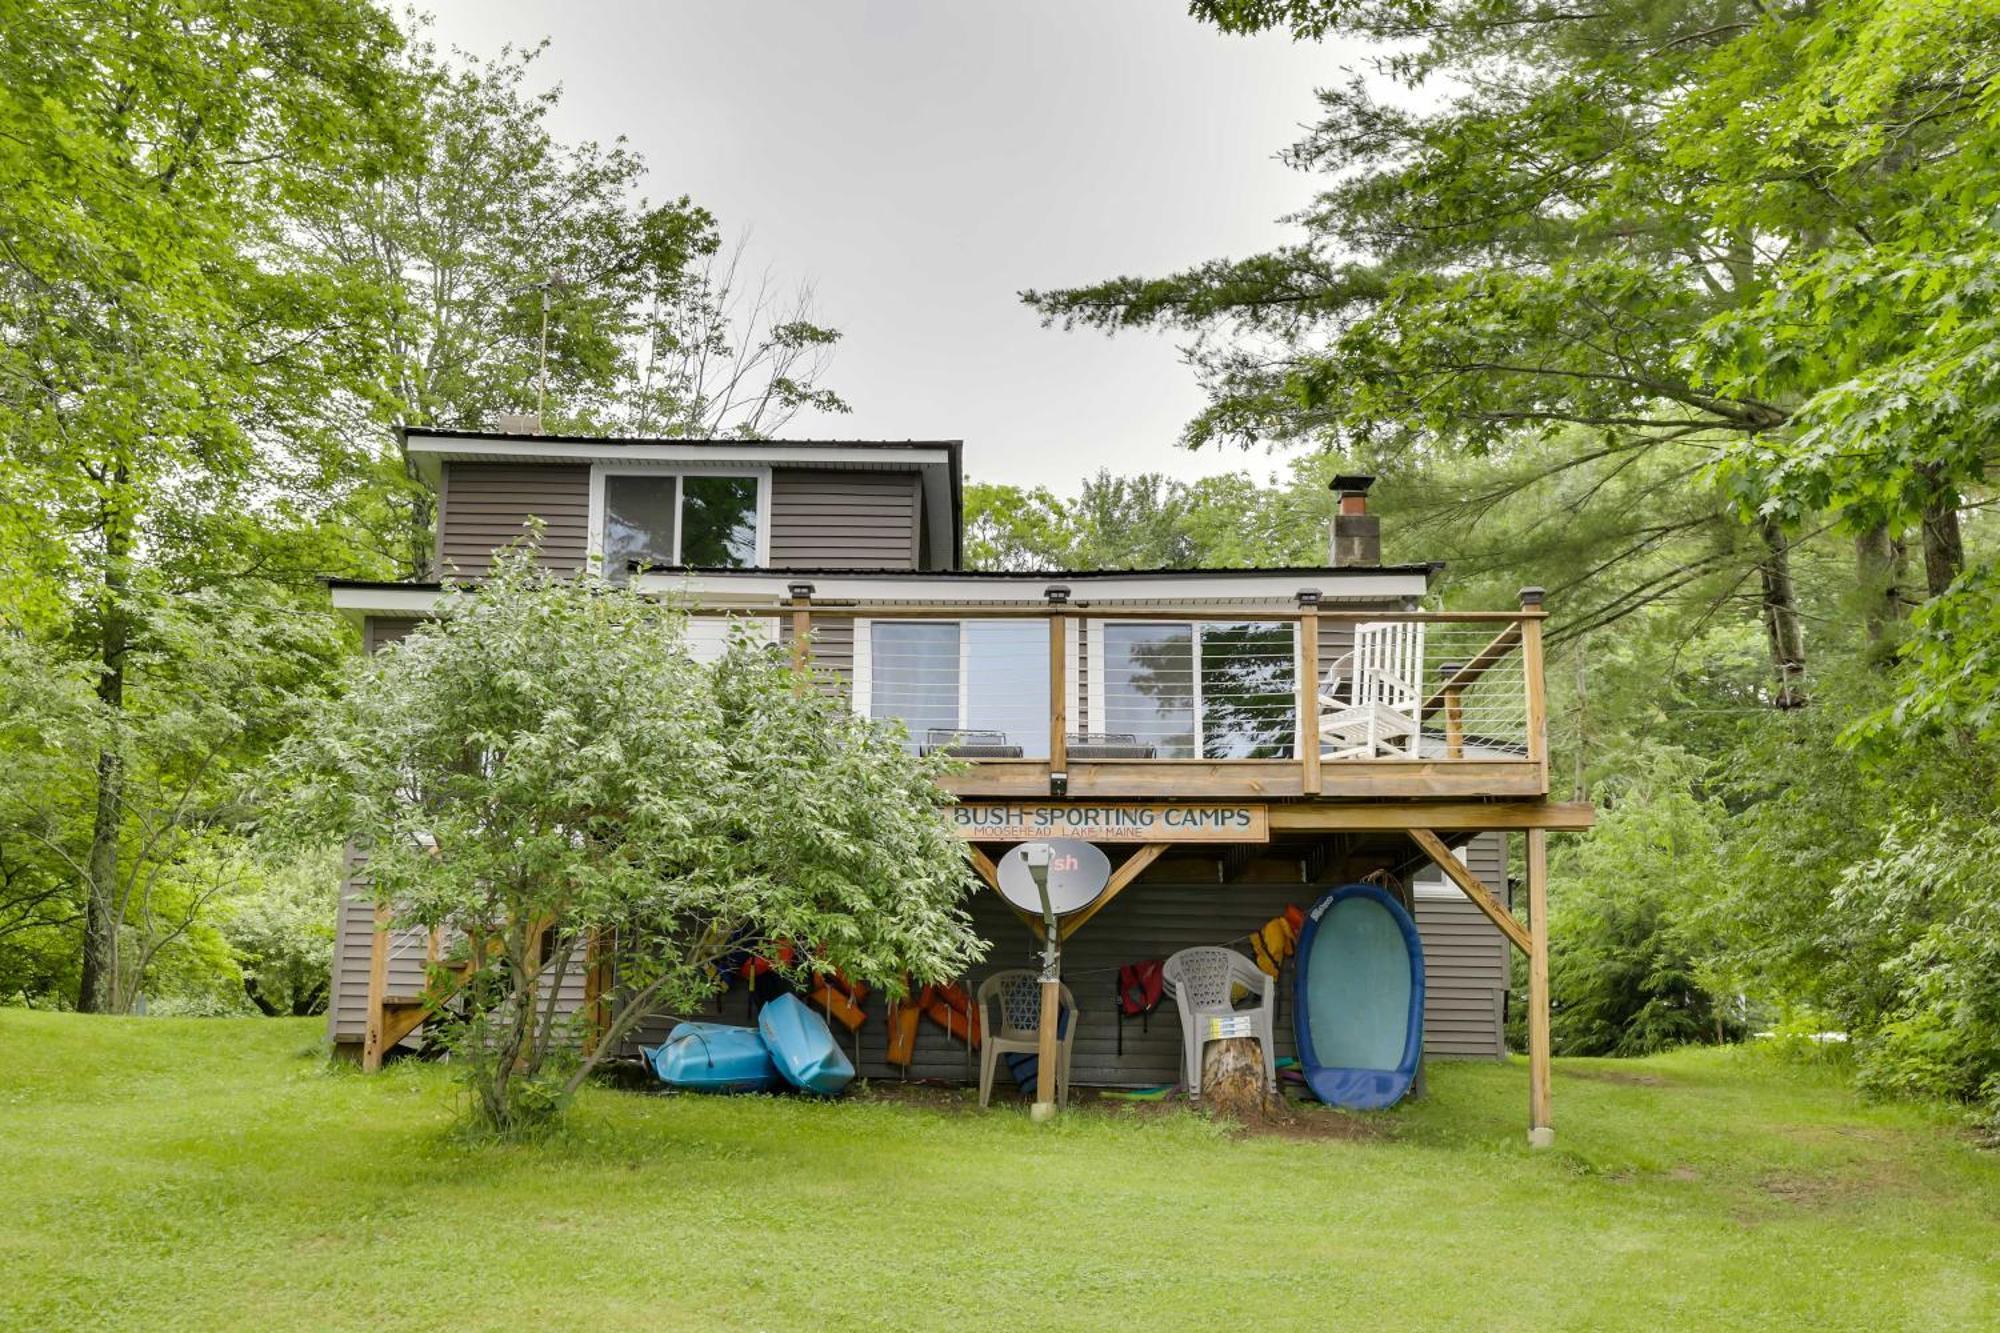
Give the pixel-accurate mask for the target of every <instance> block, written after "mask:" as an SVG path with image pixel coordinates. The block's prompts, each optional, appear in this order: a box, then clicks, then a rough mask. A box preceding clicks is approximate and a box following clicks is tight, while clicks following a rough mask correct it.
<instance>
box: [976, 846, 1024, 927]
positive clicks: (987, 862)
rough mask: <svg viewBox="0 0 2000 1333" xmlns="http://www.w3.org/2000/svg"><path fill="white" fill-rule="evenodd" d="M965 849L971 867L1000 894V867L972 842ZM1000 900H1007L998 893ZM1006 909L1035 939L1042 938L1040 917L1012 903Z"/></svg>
mask: <svg viewBox="0 0 2000 1333" xmlns="http://www.w3.org/2000/svg"><path fill="white" fill-rule="evenodd" d="M965 850H966V854H967V855H968V856H970V857H971V858H972V868H973V869H974V870H977V871H978V872H979V877H980V878H981V879H983V880H985V881H986V887H987V888H989V889H991V890H993V892H994V893H996V894H1000V867H999V866H997V865H994V864H993V858H992V857H990V856H988V855H987V854H986V853H985V852H982V851H980V850H979V848H978V847H977V846H975V845H974V844H972V843H967V844H966V845H965ZM1000 901H1001V902H1007V897H1006V895H1005V894H1000ZM1007 910H1009V911H1010V912H1012V913H1013V914H1014V915H1015V916H1017V917H1019V918H1021V924H1022V925H1024V926H1026V927H1027V928H1028V929H1029V930H1030V931H1032V932H1033V933H1034V936H1035V938H1036V939H1038V940H1039V939H1041V938H1043V932H1042V919H1041V918H1040V917H1038V916H1035V915H1033V914H1031V913H1028V912H1023V911H1022V910H1021V909H1020V908H1018V907H1016V906H1014V904H1012V903H1007Z"/></svg>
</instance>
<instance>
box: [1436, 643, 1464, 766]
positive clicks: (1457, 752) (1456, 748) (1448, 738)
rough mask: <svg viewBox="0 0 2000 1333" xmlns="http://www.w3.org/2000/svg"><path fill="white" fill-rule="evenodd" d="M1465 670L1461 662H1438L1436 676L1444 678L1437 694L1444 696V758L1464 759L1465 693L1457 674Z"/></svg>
mask: <svg viewBox="0 0 2000 1333" xmlns="http://www.w3.org/2000/svg"><path fill="white" fill-rule="evenodd" d="M1464 669H1465V664H1464V663H1463V662H1440V663H1439V664H1438V674H1439V675H1441V676H1443V677H1444V685H1443V686H1442V687H1440V690H1439V692H1440V693H1441V694H1443V695H1444V757H1445V758H1447V759H1463V758H1465V693H1464V691H1463V690H1461V689H1460V688H1459V684H1458V673H1459V672H1461V671H1463V670H1464Z"/></svg>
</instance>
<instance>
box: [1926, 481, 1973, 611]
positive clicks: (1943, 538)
mask: <svg viewBox="0 0 2000 1333" xmlns="http://www.w3.org/2000/svg"><path fill="white" fill-rule="evenodd" d="M1964 568H1965V538H1964V536H1963V534H1961V533H1960V531H1959V527H1958V491H1957V490H1956V489H1955V488H1954V487H1951V486H1945V485H1940V486H1938V487H1936V489H1935V490H1934V491H1933V493H1932V497H1931V501H1930V503H1929V504H1927V505H1925V506H1924V591H1925V592H1927V593H1928V594H1929V595H1930V596H1932V597H1936V596H1939V595H1940V594H1942V593H1943V592H1944V590H1945V589H1946V588H1949V587H1950V586H1951V581H1952V580H1953V579H1955V578H1957V577H1958V575H1959V572H1960V571H1961V570H1963V569H1964Z"/></svg>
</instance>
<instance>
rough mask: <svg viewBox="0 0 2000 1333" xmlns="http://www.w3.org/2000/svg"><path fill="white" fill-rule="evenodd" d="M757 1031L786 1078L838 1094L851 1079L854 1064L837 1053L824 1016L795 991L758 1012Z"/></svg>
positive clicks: (797, 1085)
mask: <svg viewBox="0 0 2000 1333" xmlns="http://www.w3.org/2000/svg"><path fill="white" fill-rule="evenodd" d="M757 1031H758V1032H759V1033H761V1034H763V1038H764V1047H765V1049H766V1050H768V1051H769V1052H770V1053H771V1062H772V1063H773V1064H775V1065H776V1066H777V1067H778V1073H779V1074H780V1075H781V1076H783V1078H784V1080H785V1082H787V1083H789V1084H791V1085H792V1086H793V1087H795V1088H799V1089H802V1090H804V1091H806V1092H816V1093H819V1094H820V1095H821V1096H823V1097H833V1096H837V1095H839V1094H840V1092H841V1091H843V1090H844V1089H845V1088H846V1087H847V1085H848V1084H850V1083H852V1082H853V1081H854V1066H853V1064H851V1063H850V1062H849V1061H848V1058H847V1057H846V1056H844V1055H842V1054H841V1053H840V1045H839V1043H838V1042H836V1041H834V1039H833V1033H832V1031H831V1030H829V1029H828V1028H827V1026H826V1020H825V1019H823V1018H821V1017H820V1016H819V1015H818V1014H816V1013H814V1012H813V1011H812V1010H810V1009H808V1008H806V1006H805V1005H804V1004H802V1003H800V1001H799V999H798V997H797V996H795V995H780V996H778V997H777V998H775V999H773V1000H772V1001H771V1002H770V1003H769V1004H767V1005H765V1006H764V1007H763V1009H762V1010H761V1011H759V1013H758V1014H757Z"/></svg>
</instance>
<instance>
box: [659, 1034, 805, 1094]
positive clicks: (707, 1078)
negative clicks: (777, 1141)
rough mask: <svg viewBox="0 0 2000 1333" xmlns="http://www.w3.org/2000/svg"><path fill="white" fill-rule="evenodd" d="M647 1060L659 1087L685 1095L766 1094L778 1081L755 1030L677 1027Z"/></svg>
mask: <svg viewBox="0 0 2000 1333" xmlns="http://www.w3.org/2000/svg"><path fill="white" fill-rule="evenodd" d="M647 1058H648V1059H649V1060H650V1061H651V1062H652V1066H653V1072H654V1073H656V1074H658V1075H659V1076H660V1081H661V1082H662V1083H664V1084H666V1085H667V1086H668V1087H670V1088H679V1089H680V1090H682V1091H684V1092H769V1091H771V1090H772V1089H773V1088H776V1087H777V1086H778V1084H779V1081H780V1080H779V1078H778V1067H777V1066H776V1065H774V1064H772V1063H771V1053H770V1051H768V1050H766V1049H765V1047H764V1039H763V1038H762V1037H760V1036H759V1035H757V1029H755V1028H733V1027H726V1026H724V1025H723V1024H721V1023H682V1024H679V1025H678V1026H676V1027H675V1028H674V1030H673V1031H672V1032H669V1033H668V1034H667V1039H666V1040H665V1041H664V1042H661V1043H660V1044H659V1045H658V1046H655V1047H654V1048H653V1049H652V1051H650V1052H649V1053H648V1055H647Z"/></svg>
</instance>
